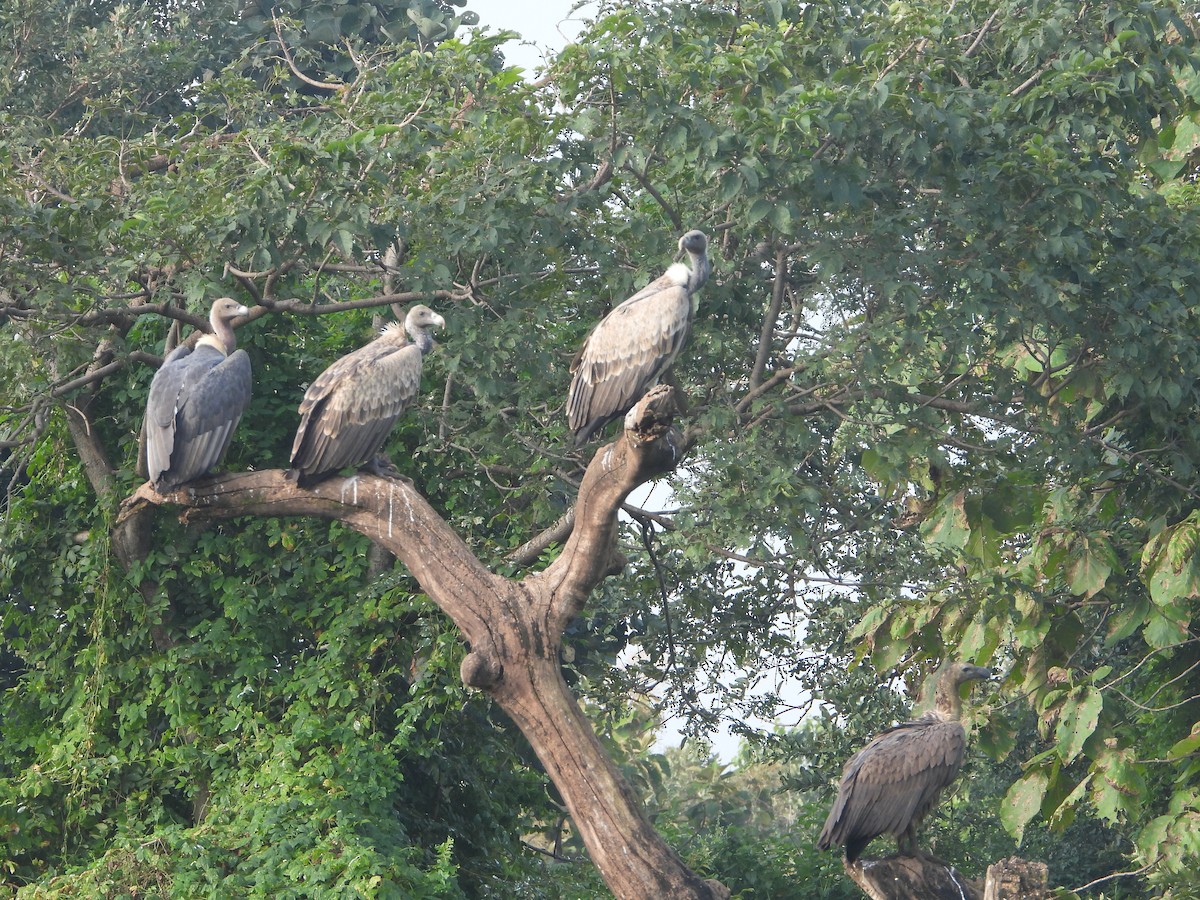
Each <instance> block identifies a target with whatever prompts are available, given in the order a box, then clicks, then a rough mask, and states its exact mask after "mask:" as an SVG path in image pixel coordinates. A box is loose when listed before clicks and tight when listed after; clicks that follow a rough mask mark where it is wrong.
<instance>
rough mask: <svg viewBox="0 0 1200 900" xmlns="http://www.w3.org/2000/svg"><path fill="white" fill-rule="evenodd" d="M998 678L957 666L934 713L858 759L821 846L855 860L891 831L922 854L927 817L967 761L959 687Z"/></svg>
mask: <svg viewBox="0 0 1200 900" xmlns="http://www.w3.org/2000/svg"><path fill="white" fill-rule="evenodd" d="M991 677H992V671H991V670H990V669H985V668H982V667H981V666H972V665H969V664H967V663H961V662H955V663H951V664H950V665H948V666H946V668H945V669H944V670H943V671H942V672H941V674H940V675H939V677H938V680H937V689H936V694H935V704H934V708H933V709H932V710H930V711H929V712H927V713H926V714H925V715H923V716H921V717H920V718H918V719H914V720H913V721H911V722H902V723H900V724H899V725H896V726H894V727H892V728H889V729H888V730H887V731H884V732H882V733H881V734H879V735H877V736H876V737H875V738H873V739H872V740H871V742H870V743H868V744H867V745H866V746H865V747H863V748H862V749H861V750H859V751H858V752H857V753H855V754H854V755H853V756H852V757H850V759H849V760H848V761H847V763H846V766H845V768H844V769H843V770H842V781H841V784H839V785H838V795H837V800H835V801H834V804H833V809H832V810H830V812H829V817H828V818H827V819H826V820H825V827H824V828H823V829H822V830H821V837H820V838H819V839H818V840H817V847H819V848H820V849H821V850H828V849H829V848H830V847H834V846H838V845H841V846H843V847H845V853H846V859H847V860H848V861H849V862H854V861H855V860H856V859H858V857H859V854H861V853H862V851H863V849H864V848H865V847H866V846H867V844H868V842H870V841H871V840H872V839H873V838H876V837H878V836H879V835H882V834H890V835H893V836H895V838H896V840H897V844H898V845H899V849H900V853H901V855H904V856H914V855H916V852H917V843H916V838H917V828H918V827H919V826H920V824H921V820H922V819H924V818H925V815H926V814H927V813H928V812H929V810H930V809H932V808H933V805H934V804H935V803H936V802H937V799H938V795H939V794H940V793H941V792H942V789H943V788H945V787H946V785H948V784H950V782H952V781H953V780H954V779H955V778H956V777H957V776H958V772H959V770H960V769H961V768H962V764H963V759H964V758H965V757H966V751H967V736H966V732H965V731H964V730H963V727H962V723H961V721H960V719H961V716H962V698H961V697H960V695H959V687H960V686H962V685H963V684H965V683H967V682H970V681H976V680H980V679H987V678H991Z"/></svg>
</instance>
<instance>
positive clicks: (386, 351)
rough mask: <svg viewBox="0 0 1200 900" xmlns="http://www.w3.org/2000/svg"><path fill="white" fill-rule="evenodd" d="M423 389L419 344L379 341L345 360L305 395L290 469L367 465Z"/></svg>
mask: <svg viewBox="0 0 1200 900" xmlns="http://www.w3.org/2000/svg"><path fill="white" fill-rule="evenodd" d="M420 387H421V351H420V348H418V347H417V346H416V345H415V344H405V345H403V346H396V344H394V343H389V342H386V341H375V342H373V343H371V344H368V345H367V346H365V347H363V348H361V349H359V350H356V351H354V352H353V353H351V354H349V355H347V356H344V357H342V358H341V359H339V360H338V361H337V362H335V363H334V364H333V365H331V366H330V367H329V368H328V369H326V370H325V371H324V372H322V373H321V375H320V376H319V377H318V378H317V380H316V381H314V382H313V383H312V384H311V385H309V388H308V390H307V391H305V393H304V400H303V401H302V402H301V404H300V427H299V428H298V429H297V431H296V439H295V441H294V442H293V444H292V460H291V465H292V468H293V469H295V470H297V471H299V472H301V473H302V474H304V475H316V474H320V473H322V472H332V471H334V470H336V469H341V468H344V467H346V466H352V465H358V464H359V463H363V462H366V461H367V460H368V459H370V458H371V457H372V456H373V455H374V454H375V453H377V452H378V450H379V448H380V447H381V446H383V442H384V440H385V439H386V438H387V436H388V432H390V431H391V430H392V425H394V424H395V422H396V419H397V418H398V417H399V416H400V414H401V413H402V412H404V410H405V409H407V408H408V406H409V404H411V403H412V401H413V399H414V398H415V397H416V395H417V392H418V391H419V390H420Z"/></svg>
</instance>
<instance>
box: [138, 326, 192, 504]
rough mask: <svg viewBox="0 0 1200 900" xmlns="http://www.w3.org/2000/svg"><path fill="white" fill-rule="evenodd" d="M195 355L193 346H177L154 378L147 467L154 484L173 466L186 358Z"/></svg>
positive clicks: (148, 418) (149, 407) (148, 404)
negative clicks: (177, 417)
mask: <svg viewBox="0 0 1200 900" xmlns="http://www.w3.org/2000/svg"><path fill="white" fill-rule="evenodd" d="M191 354H192V348H191V347H176V348H175V349H174V350H172V351H171V352H170V353H169V354H168V355H167V358H166V359H164V360H163V364H162V365H161V366H159V367H158V371H157V372H155V373H154V378H152V379H151V381H150V394H149V396H147V398H146V420H145V421H146V426H145V430H146V469H147V475H148V476H149V478H150V483H151V484H154V485H157V484H158V483H159V480H160V479H161V478H162V476H163V473H164V472H166V471H167V470H168V469H169V468H171V452H172V451H173V450H174V449H175V414H176V413H177V412H178V411H179V403H180V395H181V394H182V393H183V389H184V381H185V378H184V373H185V372H186V370H187V367H186V366H185V365H184V360H186V359H187V358H188V357H189V356H191Z"/></svg>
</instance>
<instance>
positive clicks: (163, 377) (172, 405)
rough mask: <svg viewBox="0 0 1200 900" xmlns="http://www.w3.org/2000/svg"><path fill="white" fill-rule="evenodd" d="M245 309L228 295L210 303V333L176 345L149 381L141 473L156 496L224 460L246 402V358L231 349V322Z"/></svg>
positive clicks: (204, 472)
mask: <svg viewBox="0 0 1200 900" xmlns="http://www.w3.org/2000/svg"><path fill="white" fill-rule="evenodd" d="M249 312H250V310H248V309H246V307H244V306H243V305H242V304H240V303H238V302H237V301H236V300H233V299H231V298H229V297H222V298H221V299H219V300H217V301H216V302H215V303H213V305H212V310H211V311H210V312H209V314H208V321H209V324H210V325H211V326H212V332H213V333H212V334H206V335H205V336H204V337H202V338H200V340H198V341H196V346H195V348H194V349H193V348H191V347H188V346H186V345H184V346H179V347H176V348H175V349H174V350H172V351H171V353H170V354H168V356H167V358H166V359H165V360H163V364H162V366H161V367H159V370H158V371H157V372H155V373H154V379H153V380H152V381H151V382H150V396H149V397H148V398H147V399H146V424H145V436H146V469H147V475H148V476H149V478H150V483H151V484H152V485H153V486H154V489H155V490H156V491H159V492H160V493H162V492H165V491H173V490H175V488H177V487H179V486H180V485H181V484H185V483H186V482H189V481H191V480H192V479H194V478H199V477H200V476H201V475H204V474H206V473H207V472H209V471H211V470H212V469H213V467H215V466H216V465H217V464H218V463H219V462H220V461H221V460H222V459H223V458H224V456H225V451H226V450H227V449H228V448H229V441H230V438H232V437H233V429H234V428H236V427H237V424H238V421H239V420H240V419H241V418H242V413H244V412H245V411H246V407H247V406H248V405H249V403H250V357H248V356H247V355H246V351H245V350H236V352H235V348H236V345H237V341H236V339H235V338H234V336H233V326H232V325H230V324H229V323H230V321H231V320H233V319H236V318H237V317H238V316H244V315H246V314H247V313H249Z"/></svg>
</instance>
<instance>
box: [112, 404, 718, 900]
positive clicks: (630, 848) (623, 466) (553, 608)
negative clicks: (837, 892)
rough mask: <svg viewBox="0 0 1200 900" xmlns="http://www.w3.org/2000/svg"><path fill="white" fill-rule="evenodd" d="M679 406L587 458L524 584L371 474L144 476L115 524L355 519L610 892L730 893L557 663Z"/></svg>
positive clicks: (638, 416) (640, 420)
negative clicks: (542, 565)
mask: <svg viewBox="0 0 1200 900" xmlns="http://www.w3.org/2000/svg"><path fill="white" fill-rule="evenodd" d="M674 411H675V404H674V392H673V391H672V390H671V389H670V388H669V387H658V388H655V389H654V390H652V391H651V392H650V393H648V394H647V395H646V396H645V397H644V398H642V400H641V401H640V402H639V403H638V405H637V406H636V407H635V408H634V409H633V410H632V411H631V412H630V413H629V415H628V416H627V417H626V419H625V433H624V434H623V435H622V436H621V437H620V438H619V439H618V440H617V441H616V442H615V443H612V444H609V445H607V446H605V447H602V448H601V449H600V450H598V451H597V453H596V455H595V457H594V458H593V459H592V462H591V464H590V465H589V466H588V470H587V473H586V474H585V475H584V479H583V482H582V484H581V485H580V489H579V497H578V500H577V502H576V512H575V527H574V529H573V531H572V533H571V536H570V538H569V539H568V540H567V542H566V544H565V546H564V547H563V550H562V553H561V554H559V556H558V558H557V559H556V560H555V561H554V562H553V563H551V565H550V566H549V567H547V568H546V570H545V571H543V572H539V573H536V574H533V575H530V576H528V577H526V578H524V579H522V580H520V581H515V580H509V579H506V578H502V577H500V576H498V575H495V574H493V573H492V572H490V571H488V570H487V569H486V568H485V567H484V566H483V564H482V563H480V561H479V560H478V559H477V558H476V557H475V555H474V554H473V553H472V552H471V550H470V548H469V547H468V546H467V545H466V544H465V543H464V542H463V541H462V539H461V538H459V536H458V535H457V534H455V533H454V531H453V530H451V528H450V527H449V526H448V525H447V524H446V522H445V521H444V520H443V519H442V518H441V517H440V516H439V515H438V514H437V512H436V511H435V510H434V509H433V508H432V507H431V506H430V505H429V504H428V502H426V500H425V498H424V497H422V496H421V495H420V494H419V493H418V492H417V490H416V489H415V488H414V487H413V486H412V485H411V484H408V483H404V482H399V481H392V480H389V479H386V478H381V477H378V476H374V475H367V474H357V475H354V476H352V477H350V478H338V477H333V478H327V479H325V480H323V481H321V482H319V483H318V484H316V485H314V486H313V487H312V488H310V489H302V488H299V487H298V486H296V485H295V484H294V483H292V482H289V481H288V480H287V479H286V478H285V477H284V473H283V472H282V471H279V470H268V471H259V472H249V473H236V474H230V475H222V476H218V477H215V478H204V479H199V480H197V481H194V482H192V483H190V484H188V485H186V486H184V487H182V488H181V489H179V490H177V491H175V492H173V493H171V494H167V495H159V494H157V493H156V492H155V491H154V490H153V489H152V488H151V487H150V485H149V484H145V485H143V486H142V487H141V488H140V489H138V491H137V492H136V493H135V494H134V495H133V496H132V497H130V498H128V499H127V500H126V501H125V504H124V508H123V510H122V513H121V516H120V518H119V519H118V522H117V526H116V528H117V529H128V528H130V526H131V525H133V523H134V522H135V521H137V520H138V519H141V518H142V517H144V516H149V515H152V514H153V511H154V508H155V507H157V506H159V505H167V504H170V505H177V506H182V507H185V509H184V512H183V519H184V520H185V521H208V520H212V519H222V518H230V517H235V516H246V515H264V516H293V515H306V516H318V517H322V518H329V519H337V520H340V521H342V522H345V523H346V524H347V525H349V526H351V527H352V528H354V529H356V530H357V531H359V532H361V533H362V534H364V535H366V536H367V537H369V538H370V539H371V540H373V541H375V542H377V543H378V544H380V545H381V546H383V547H385V548H386V549H387V550H388V551H390V552H391V553H394V554H395V555H396V557H397V558H399V559H400V560H401V561H402V562H403V563H404V564H405V566H406V567H407V568H408V570H409V571H410V572H411V573H412V575H413V577H414V578H416V579H417V581H418V582H420V584H421V587H422V588H423V589H424V590H425V592H426V593H427V594H428V595H429V596H430V598H431V599H433V601H434V602H435V603H437V604H438V606H440V607H441V609H442V610H443V611H444V612H445V613H446V614H447V615H448V616H450V618H451V619H452V620H453V621H454V623H455V624H456V625H457V626H458V628H459V630H460V632H461V633H462V635H463V638H464V639H465V641H466V643H467V645H468V646H469V648H470V649H469V652H468V653H467V655H466V656H465V657H464V659H463V661H462V666H461V671H462V677H463V681H464V682H466V684H468V685H470V686H472V687H475V688H479V689H480V690H483V691H486V692H488V693H489V694H490V695H491V696H492V697H493V698H494V699H495V701H496V703H498V704H499V705H500V707H501V708H502V709H503V710H504V711H505V712H506V713H508V715H509V716H511V717H512V719H513V721H514V722H516V724H517V726H518V727H519V728H520V729H521V731H522V733H524V735H525V737H526V738H527V739H528V740H529V743H530V745H531V746H532V747H533V749H534V751H535V752H536V753H537V755H538V758H539V759H540V760H541V761H542V764H543V765H544V766H545V768H546V771H547V773H548V774H549V776H550V778H551V779H552V780H553V781H554V785H555V787H556V788H557V789H558V791H559V793H560V794H561V796H562V798H563V800H564V802H565V803H566V806H567V809H568V811H569V812H570V814H571V817H572V819H573V821H574V823H575V827H576V829H577V830H578V832H579V834H580V836H581V837H582V839H583V842H584V845H585V846H586V847H587V849H588V852H589V854H590V855H591V858H592V861H593V862H594V863H595V865H596V867H597V868H598V869H599V870H600V873H601V875H602V876H603V878H604V880H605V882H606V883H607V884H608V886H609V888H610V889H611V890H612V892H613V894H614V895H616V896H617V897H618V898H622V900H626V898H627V900H646V898H660V897H661V898H666V897H670V898H680V900H688V898H694V900H723V898H726V897H728V896H729V891H728V890H727V889H726V888H725V887H724V886H723V885H721V884H720V883H718V882H715V881H706V880H703V879H701V878H700V877H699V876H698V875H696V874H695V873H694V872H692V871H691V870H690V869H688V868H687V866H685V865H684V864H683V861H682V860H681V859H680V858H679V856H678V855H677V854H676V853H675V851H674V850H672V849H671V847H669V846H668V845H667V844H666V842H664V841H663V840H662V838H661V837H660V836H659V835H658V833H657V832H656V831H655V830H654V829H653V827H651V825H650V822H649V820H648V819H647V818H646V815H645V813H644V812H643V810H642V807H641V804H640V803H639V802H638V801H637V799H636V798H635V797H634V796H633V792H632V791H631V789H630V788H629V786H628V784H626V782H625V781H624V779H623V778H622V777H621V774H620V772H619V771H618V769H617V767H616V766H615V765H614V764H613V761H612V760H611V759H609V757H608V754H607V753H606V752H605V751H604V749H603V747H602V746H601V744H600V741H599V740H598V739H597V737H596V735H595V732H594V731H593V730H592V728H591V726H590V724H589V723H588V721H587V719H586V718H585V716H584V715H583V712H582V711H581V710H580V708H579V705H578V703H576V702H575V698H574V696H572V694H571V692H570V690H569V689H568V687H567V685H566V683H565V682H564V681H563V678H562V674H561V669H560V663H559V650H560V648H561V644H562V634H563V630H564V629H565V628H566V626H567V625H568V624H569V623H570V621H571V620H572V618H574V616H576V615H577V614H578V613H579V611H580V610H581V609H582V608H583V605H584V603H585V602H586V600H587V597H588V595H589V594H590V593H591V591H592V589H593V588H594V587H595V586H596V585H597V584H598V583H599V582H600V580H601V579H602V578H604V577H605V575H607V574H609V572H610V571H611V559H612V555H613V549H614V540H615V536H616V530H617V510H618V508H619V507H620V505H621V503H622V502H624V500H625V498H626V497H627V496H628V495H629V492H630V491H632V490H633V489H634V488H635V487H637V486H638V485H640V484H643V483H645V482H646V481H649V480H650V479H651V478H654V477H657V476H659V475H662V474H663V473H665V472H668V471H670V470H671V469H672V468H673V467H674V466H675V465H676V464H677V463H678V461H679V459H680V458H681V456H682V453H681V450H680V443H679V442H680V435H679V433H678V432H677V431H675V430H674V429H673V428H672V427H671V422H672V418H673V415H674Z"/></svg>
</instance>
